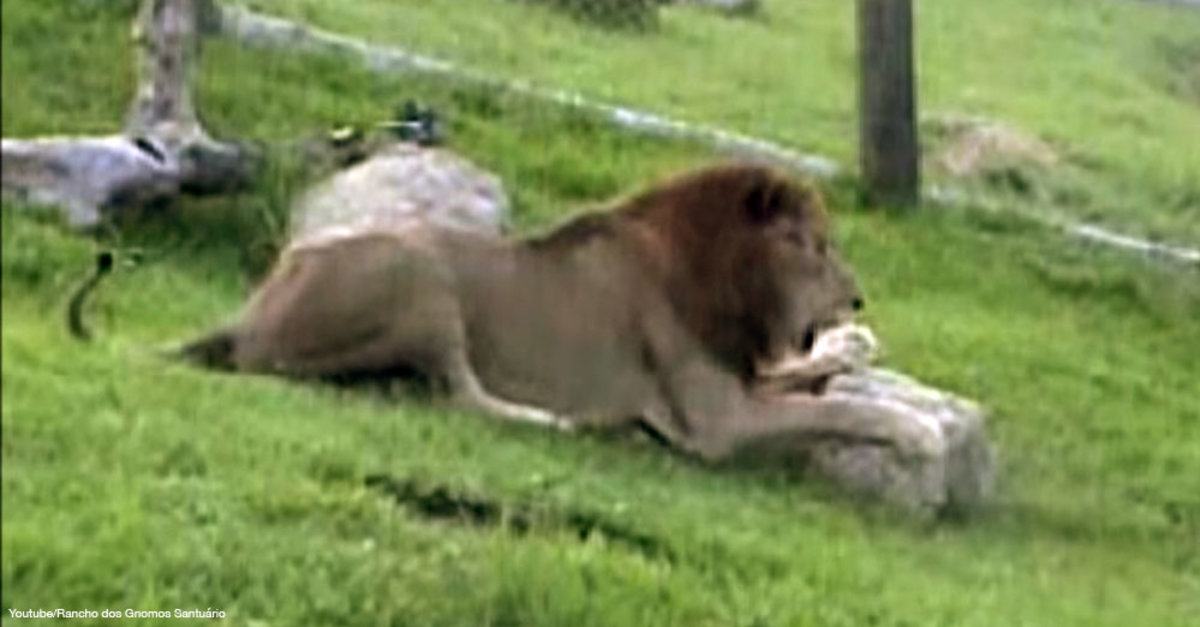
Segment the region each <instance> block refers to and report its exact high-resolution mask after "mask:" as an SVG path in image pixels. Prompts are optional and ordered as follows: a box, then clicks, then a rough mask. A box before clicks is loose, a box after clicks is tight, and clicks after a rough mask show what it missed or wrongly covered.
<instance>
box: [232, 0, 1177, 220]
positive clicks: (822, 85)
mask: <svg viewBox="0 0 1200 627" xmlns="http://www.w3.org/2000/svg"><path fill="white" fill-rule="evenodd" d="M246 4H249V5H251V6H254V7H260V8H262V9H263V10H266V11H268V12H271V13H274V14H279V15H284V16H289V17H292V18H295V19H300V20H302V21H305V22H308V23H312V24H316V25H319V26H322V27H325V28H328V29H331V30H334V31H336V32H339V33H346V34H350V35H356V36H359V37H362V38H364V39H367V40H369V41H373V42H379V43H386V44H393V45H399V46H402V47H405V48H408V49H412V50H418V51H422V52H425V53H428V54H433V55H436V56H439V57H443V58H447V59H452V60H456V61H459V62H460V63H462V64H464V65H466V66H468V67H472V68H478V69H483V70H487V71H489V72H492V73H494V74H496V75H497V76H503V77H508V78H514V79H528V80H532V81H534V82H536V83H540V84H543V85H548V86H557V87H563V88H568V89H573V90H577V91H579V92H581V93H583V94H585V95H588V96H591V97H593V98H596V99H600V100H604V101H615V102H618V103H623V104H628V105H633V106H638V107H644V108H647V109H649V110H652V111H656V112H660V113H665V114H668V115H673V116H676V117H679V118H680V119H683V120H690V121H695V122H702V123H709V124H715V125H717V126H722V127H725V128H731V129H735V130H738V131H742V132H745V133H749V134H751V135H756V136H761V137H765V138H769V139H774V140H776V141H780V142H783V143H784V144H787V145H791V146H796V147H799V148H802V149H806V150H811V151H815V152H818V153H822V154H827V155H830V156H832V157H834V158H835V159H837V160H839V161H840V162H842V163H843V164H846V165H848V166H852V164H853V163H854V161H855V150H856V145H857V144H856V132H857V126H856V125H857V118H856V113H855V111H856V107H855V97H856V96H855V89H856V88H855V72H856V69H855V68H856V60H855V49H854V37H855V29H854V3H853V2H846V1H844V0H804V1H802V2H799V1H791V0H773V1H770V0H768V1H767V2H764V3H763V4H764V8H763V11H762V14H761V16H760V17H754V18H742V19H729V18H726V17H723V16H721V15H719V14H717V13H715V12H712V11H704V10H697V9H693V8H687V7H676V8H668V9H664V10H662V11H661V18H662V19H660V20H659V22H660V23H659V27H658V28H657V29H651V30H649V31H638V30H628V29H624V30H621V29H619V30H612V29H598V28H593V27H589V26H588V25H587V24H586V23H581V22H579V21H578V20H573V19H571V18H570V17H567V16H564V15H563V14H562V13H561V12H559V11H554V10H552V9H550V8H547V7H544V6H538V5H536V4H533V5H531V4H525V3H520V2H503V3H501V2H497V1H496V0H359V1H357V2H353V3H344V2H330V1H329V0H257V1H254V2H246ZM917 6H918V15H917V34H918V42H917V51H918V59H917V65H918V76H919V86H918V91H919V94H920V101H921V108H922V110H923V111H924V112H925V113H926V114H934V115H936V114H939V113H948V112H957V113H964V114H971V115H982V116H988V117H992V118H996V119H999V120H1003V121H1006V122H1009V123H1011V124H1014V125H1016V126H1017V127H1019V128H1023V129H1026V130H1028V131H1030V132H1032V133H1036V134H1038V135H1041V136H1043V137H1045V138H1047V139H1048V140H1049V141H1050V142H1051V143H1052V144H1053V145H1054V146H1055V147H1056V148H1057V149H1058V150H1059V151H1060V152H1062V153H1063V154H1064V156H1065V157H1066V162H1067V166H1064V168H1063V169H1062V170H1063V171H1062V172H1055V173H1054V174H1053V178H1055V179H1066V180H1056V181H1054V182H1053V184H1048V185H1049V187H1050V189H1049V190H1048V191H1047V193H1046V194H1044V195H1038V196H1035V197H1032V198H1021V199H1017V202H1020V203H1022V204H1036V205H1044V204H1048V203H1049V204H1054V205H1058V206H1059V207H1058V208H1061V209H1065V210H1066V211H1068V212H1070V213H1071V214H1073V215H1075V216H1077V217H1078V218H1084V219H1089V220H1100V221H1103V222H1105V223H1107V224H1109V225H1111V226H1114V227H1116V228H1119V229H1121V230H1127V231H1133V232H1137V233H1144V234H1148V235H1153V236H1157V237H1164V238H1166V239H1168V240H1175V241H1181V242H1189V243H1192V244H1196V243H1197V242H1200V151H1198V150H1196V149H1195V146H1196V145H1197V144H1200V97H1198V94H1200V92H1197V91H1196V88H1197V86H1196V81H1195V78H1196V73H1195V68H1196V67H1197V59H1198V58H1200V39H1197V38H1196V36H1195V33H1196V32H1200V12H1196V11H1180V10H1178V9H1173V8H1170V7H1163V6H1158V5H1154V4H1147V3H1141V2H1128V1H1125V0H1006V1H1005V2H990V1H987V0H923V1H922V2H920V3H917ZM481 15H486V16H487V19H480V16H481ZM1077 179H1078V180H1077ZM1038 209H1039V210H1045V208H1042V207H1039V208H1038Z"/></svg>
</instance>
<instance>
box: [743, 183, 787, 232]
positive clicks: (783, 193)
mask: <svg viewBox="0 0 1200 627" xmlns="http://www.w3.org/2000/svg"><path fill="white" fill-rule="evenodd" d="M745 203H746V206H745V209H746V215H747V216H748V217H749V218H750V219H751V220H753V221H754V222H757V223H765V222H771V221H772V220H774V219H775V218H776V217H778V216H779V214H780V213H782V212H783V210H784V209H785V208H786V206H787V188H786V186H784V185H782V184H780V183H779V181H774V180H771V179H769V178H767V179H763V180H759V181H755V182H754V185H753V187H751V188H750V192H749V193H747V194H746V201H745Z"/></svg>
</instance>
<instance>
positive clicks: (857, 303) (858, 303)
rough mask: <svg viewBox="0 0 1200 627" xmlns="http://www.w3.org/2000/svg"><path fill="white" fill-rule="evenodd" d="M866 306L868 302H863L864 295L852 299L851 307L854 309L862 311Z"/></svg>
mask: <svg viewBox="0 0 1200 627" xmlns="http://www.w3.org/2000/svg"><path fill="white" fill-rule="evenodd" d="M865 306H866V303H864V302H863V299H862V297H856V298H855V299H854V300H852V301H850V307H851V308H853V309H854V311H862V308H863V307H865Z"/></svg>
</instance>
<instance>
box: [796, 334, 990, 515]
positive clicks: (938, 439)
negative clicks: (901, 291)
mask: <svg viewBox="0 0 1200 627" xmlns="http://www.w3.org/2000/svg"><path fill="white" fill-rule="evenodd" d="M878 350H879V345H878V341H877V340H876V339H875V335H874V334H873V333H872V332H871V330H870V329H869V328H867V327H865V326H862V325H859V324H853V323H847V324H843V325H840V326H837V327H834V328H831V329H828V330H826V331H824V332H823V333H821V335H820V336H818V337H817V340H816V342H815V344H814V346H813V348H812V350H811V351H810V352H809V354H807V355H804V356H802V357H794V356H793V357H790V358H788V359H786V360H784V361H783V362H782V363H779V364H774V365H773V366H772V367H773V368H775V369H776V370H782V371H784V372H789V371H790V372H806V371H809V370H811V369H814V368H815V369H817V370H819V371H822V372H831V371H832V372H844V373H845V374H837V375H834V376H833V377H832V378H830V379H829V382H828V384H827V385H826V387H825V389H824V391H822V393H821V394H822V395H823V396H825V397H826V398H829V399H836V400H838V401H842V402H851V403H855V404H858V405H864V406H866V407H867V408H868V409H869V410H870V411H871V412H873V413H874V412H878V414H879V415H880V419H881V420H883V419H894V418H895V416H897V415H899V416H900V417H901V419H903V420H905V421H908V422H911V423H912V424H913V426H914V427H916V428H917V429H919V430H923V431H924V432H927V433H928V441H929V442H931V443H932V446H930V448H931V449H932V450H934V451H936V454H934V455H933V456H931V457H926V458H911V457H905V456H902V455H901V454H900V452H899V451H898V450H897V448H896V447H895V446H893V445H892V443H888V442H878V441H871V440H868V439H866V438H863V439H858V440H856V439H853V438H841V439H836V440H833V439H828V438H822V439H817V440H814V441H812V442H809V443H807V444H805V445H803V448H804V450H803V451H802V454H803V456H804V457H806V458H807V462H808V465H809V468H810V469H812V470H814V471H815V472H816V473H817V474H820V475H822V476H824V477H826V478H827V479H829V480H830V481H832V482H833V483H835V484H837V485H839V486H841V487H843V488H846V489H847V490H849V491H851V492H855V493H859V494H863V495H866V496H869V497H872V498H879V499H882V500H885V501H890V502H892V503H895V504H898V505H900V506H902V507H904V508H907V509H909V510H916V511H920V512H929V513H936V512H939V511H942V510H945V509H946V508H954V509H958V510H970V509H975V508H978V507H979V506H981V505H983V504H985V503H986V502H987V500H988V499H989V497H990V496H991V494H992V487H993V483H994V481H995V474H996V470H995V457H996V456H995V451H994V449H993V447H992V445H991V444H990V443H989V442H988V439H987V435H986V433H985V431H984V426H985V424H984V423H985V418H986V417H985V415H984V411H983V410H982V409H981V408H980V407H979V406H978V405H976V404H975V403H972V402H971V401H968V400H966V399H963V398H960V397H958V396H955V395H953V394H951V393H949V392H944V391H941V390H937V389H934V388H932V387H929V386H926V385H923V384H921V383H919V382H918V381H916V380H915V379H912V378H911V377H907V376H904V375H902V374H899V373H896V372H892V371H890V370H883V369H880V368H872V367H870V363H871V362H872V361H873V360H874V359H875V357H876V355H877V353H878ZM918 432H921V431H918Z"/></svg>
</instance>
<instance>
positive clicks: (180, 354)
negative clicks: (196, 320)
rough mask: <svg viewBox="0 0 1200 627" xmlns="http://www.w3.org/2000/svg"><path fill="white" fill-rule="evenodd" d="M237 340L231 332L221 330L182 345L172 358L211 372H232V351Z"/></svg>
mask: <svg viewBox="0 0 1200 627" xmlns="http://www.w3.org/2000/svg"><path fill="white" fill-rule="evenodd" d="M236 345H237V338H236V337H235V336H234V334H233V332H232V331H229V330H221V331H216V332H215V333H212V334H209V335H206V336H204V337H202V338H200V339H198V340H193V341H191V342H188V343H187V344H184V345H183V347H182V348H180V349H178V350H177V351H175V352H174V356H175V357H176V358H178V359H182V360H184V361H186V362H189V363H192V364H195V365H197V366H201V367H204V368H211V369H213V370H234V369H235V368H234V363H233V350H234V348H235V346H236Z"/></svg>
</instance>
